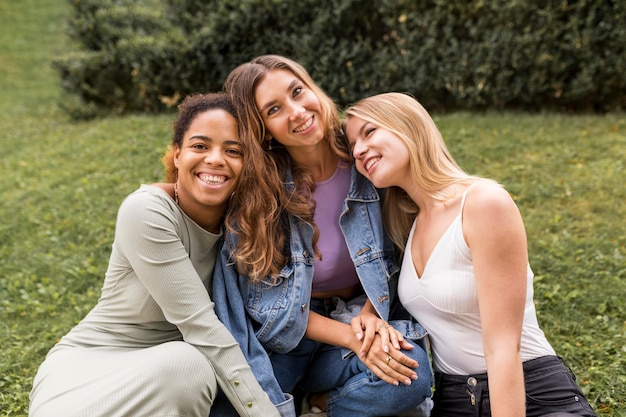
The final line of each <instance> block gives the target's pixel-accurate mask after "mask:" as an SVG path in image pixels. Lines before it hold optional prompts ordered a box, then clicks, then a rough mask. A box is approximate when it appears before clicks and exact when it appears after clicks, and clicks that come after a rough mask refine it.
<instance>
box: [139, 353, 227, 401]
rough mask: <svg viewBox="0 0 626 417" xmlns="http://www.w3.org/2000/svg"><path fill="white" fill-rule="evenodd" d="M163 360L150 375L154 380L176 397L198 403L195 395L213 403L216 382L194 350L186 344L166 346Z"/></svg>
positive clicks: (203, 359) (204, 361) (200, 356)
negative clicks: (161, 382) (158, 381)
mask: <svg viewBox="0 0 626 417" xmlns="http://www.w3.org/2000/svg"><path fill="white" fill-rule="evenodd" d="M164 345H169V346H167V347H165V346H163V347H164V349H165V350H167V354H166V355H164V357H163V360H162V361H160V363H155V364H154V367H152V369H151V370H150V371H149V372H150V373H151V374H152V375H151V376H152V377H153V378H155V379H158V380H161V381H164V382H165V383H166V384H167V388H168V391H170V392H171V391H176V392H177V395H176V397H178V398H181V399H184V398H187V397H189V400H190V401H197V400H198V394H199V393H200V395H201V396H202V397H204V398H205V400H206V401H208V402H209V403H212V402H213V401H214V400H215V397H216V395H217V379H216V376H215V371H214V370H213V366H211V364H210V363H209V361H208V359H207V358H206V357H205V356H204V355H203V354H202V353H201V352H200V351H199V350H198V349H197V348H195V347H194V346H192V345H190V344H188V343H185V342H169V343H164Z"/></svg>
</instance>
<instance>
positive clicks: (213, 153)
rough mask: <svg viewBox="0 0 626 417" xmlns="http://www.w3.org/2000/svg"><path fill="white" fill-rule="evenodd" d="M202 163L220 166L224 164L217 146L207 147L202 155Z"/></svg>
mask: <svg viewBox="0 0 626 417" xmlns="http://www.w3.org/2000/svg"><path fill="white" fill-rule="evenodd" d="M204 163H206V164H208V165H215V166H222V165H224V155H223V154H222V150H221V149H220V148H219V147H213V148H211V149H209V150H208V151H207V153H206V155H204Z"/></svg>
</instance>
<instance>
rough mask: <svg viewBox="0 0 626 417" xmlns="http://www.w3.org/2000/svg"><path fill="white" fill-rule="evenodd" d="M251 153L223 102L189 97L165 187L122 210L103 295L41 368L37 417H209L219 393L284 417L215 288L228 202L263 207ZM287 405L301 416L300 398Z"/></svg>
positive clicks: (253, 412)
mask: <svg viewBox="0 0 626 417" xmlns="http://www.w3.org/2000/svg"><path fill="white" fill-rule="evenodd" d="M250 146H254V144H246V143H242V142H241V141H240V140H239V135H238V132H237V121H236V119H235V112H234V111H233V109H232V106H231V104H230V101H229V100H228V98H227V97H226V96H225V95H223V94H206V95H200V94H198V95H193V96H190V97H187V98H186V99H185V100H184V101H183V103H182V104H181V105H180V106H179V115H178V119H177V121H176V122H175V125H174V140H173V144H172V146H171V147H170V149H169V150H168V152H167V154H166V155H165V157H164V158H163V161H164V163H165V165H166V168H167V175H166V180H167V181H168V182H167V183H162V184H153V185H142V186H141V187H140V188H139V189H138V190H137V191H135V192H133V193H132V194H130V195H129V196H128V197H127V198H126V199H125V200H124V201H123V203H122V204H121V206H120V209H119V212H118V217H117V225H116V231H115V239H114V242H113V248H112V253H111V258H110V261H109V266H108V270H107V272H106V276H105V280H104V285H103V287H102V294H101V297H100V300H99V301H98V304H97V305H96V306H95V307H94V308H93V309H92V310H91V312H90V313H89V314H88V315H87V316H86V317H85V318H84V319H83V320H82V321H81V322H80V323H78V324H77V325H76V326H75V327H74V328H73V329H72V330H70V332H69V333H68V334H66V335H65V336H63V337H62V338H61V340H60V341H59V342H58V343H57V344H56V345H55V346H54V347H53V348H52V349H51V350H50V352H49V353H48V355H47V357H46V359H45V361H44V362H43V363H42V365H41V366H40V368H39V371H38V373H37V375H36V377H35V379H34V383H33V389H32V392H31V402H30V413H29V415H30V416H34V417H48V416H49V417H57V416H64V417H68V416H103V417H104V416H106V417H112V416H198V417H207V416H208V415H209V411H210V408H211V404H212V403H213V400H214V399H215V395H216V393H217V391H218V386H219V388H220V389H221V390H222V391H223V392H224V393H225V394H226V396H227V397H228V399H229V400H230V402H231V403H232V404H233V406H234V407H235V409H236V410H237V412H238V413H239V415H241V416H279V415H281V414H280V413H279V412H278V410H277V408H276V406H274V405H273V404H272V403H271V401H270V399H269V397H268V396H267V394H266V393H265V392H263V390H262V389H261V387H260V386H259V384H258V382H257V380H256V379H255V377H254V375H253V374H252V372H251V370H250V368H249V366H248V364H247V363H246V360H245V358H244V356H243V354H242V352H241V350H240V349H239V346H238V344H237V343H236V342H235V339H234V338H233V337H232V335H231V334H230V333H229V332H228V330H227V329H226V328H225V327H224V326H223V325H222V323H221V322H220V321H219V320H218V319H217V316H216V315H215V312H214V309H213V307H214V304H213V302H212V300H211V298H210V294H209V292H208V290H207V289H208V288H211V280H212V274H213V268H214V264H215V257H216V254H217V251H218V249H219V245H220V244H221V241H222V239H221V236H222V227H223V224H224V220H225V216H226V221H229V219H230V218H229V217H228V216H233V215H234V214H233V213H232V212H233V210H228V208H229V202H231V200H235V199H241V198H244V197H245V198H246V199H248V201H250V200H254V195H253V193H254V191H253V189H254V187H248V185H249V184H253V183H254V182H255V181H256V178H248V177H249V176H250V175H249V174H246V172H244V169H243V167H244V164H251V165H254V164H255V163H256V162H255V161H254V160H253V158H252V156H253V155H252V154H253V152H248V150H249V149H250ZM248 172H253V170H252V171H248ZM247 189H249V190H250V192H249V193H248V192H247V191H246V190H247ZM231 206H234V207H236V206H235V205H234V203H231ZM220 302H225V300H220ZM279 406H280V408H281V409H284V412H282V415H283V417H284V416H291V415H293V414H294V412H293V401H292V400H290V399H288V398H285V403H284V404H281V405H279Z"/></svg>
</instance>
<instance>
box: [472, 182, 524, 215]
mask: <svg viewBox="0 0 626 417" xmlns="http://www.w3.org/2000/svg"><path fill="white" fill-rule="evenodd" d="M511 206H515V202H514V201H513V198H511V195H510V194H509V192H508V191H507V190H506V189H504V187H502V186H501V185H500V184H498V183H496V182H495V181H481V182H478V183H476V184H474V185H473V186H472V188H471V189H470V190H469V191H468V193H467V196H466V199H465V208H466V210H467V209H469V210H470V211H474V210H477V211H481V212H485V211H487V212H491V211H494V210H496V211H497V210H501V209H505V208H507V207H511Z"/></svg>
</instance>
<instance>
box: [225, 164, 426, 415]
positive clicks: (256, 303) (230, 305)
mask: <svg viewBox="0 0 626 417" xmlns="http://www.w3.org/2000/svg"><path fill="white" fill-rule="evenodd" d="M351 169H352V172H351V184H350V190H349V192H348V195H347V197H346V199H345V201H344V205H343V212H342V214H341V217H340V226H341V230H342V231H343V234H344V236H345V240H346V243H347V245H348V249H349V252H350V256H351V258H352V260H353V262H354V265H355V266H356V270H357V274H358V277H359V280H360V282H361V285H362V287H363V289H364V290H365V293H366V295H367V297H368V298H369V299H370V301H371V302H372V305H373V306H374V307H375V309H376V311H377V313H378V314H379V316H380V317H381V318H382V319H383V320H390V319H391V318H395V316H396V315H395V314H393V316H394V317H392V312H396V311H397V310H399V311H400V312H401V313H402V315H403V318H406V319H408V318H409V317H410V316H409V315H408V314H406V312H405V311H404V309H402V308H401V306H400V305H399V304H400V303H399V301H397V300H396V291H397V280H398V273H399V269H400V268H399V266H398V265H397V263H396V261H395V256H394V245H393V243H392V241H391V240H390V239H389V237H388V236H387V235H386V234H385V233H384V232H383V226H382V212H381V209H382V207H381V199H380V196H379V193H378V191H377V189H376V188H375V187H374V186H373V185H372V183H370V182H369V181H368V180H367V179H366V178H365V177H363V176H362V175H361V174H359V173H358V171H357V170H356V168H355V167H354V166H352V168H351ZM286 187H287V188H293V181H292V175H291V172H288V173H287V177H286ZM285 217H286V220H285V221H287V222H288V225H289V228H288V229H289V231H290V235H289V246H290V250H291V256H290V258H289V261H288V262H287V264H286V265H285V267H284V268H283V269H282V270H281V271H280V273H279V275H278V277H277V279H276V282H275V283H274V279H273V278H272V277H266V278H265V279H263V280H261V281H260V282H258V283H252V282H251V281H250V280H249V279H248V277H247V276H245V275H240V274H239V273H238V272H237V268H236V265H234V264H233V262H232V259H231V252H230V248H235V247H236V240H235V237H234V236H233V235H231V234H227V236H226V241H227V243H226V244H224V245H223V247H222V249H221V252H220V256H219V257H218V261H217V265H216V267H215V273H214V279H213V299H214V300H216V301H217V302H216V305H215V310H216V312H217V314H218V316H219V318H220V320H222V321H223V322H224V324H225V325H226V327H227V328H228V329H229V330H230V331H231V332H232V334H233V335H234V336H235V338H236V339H237V341H238V342H239V344H240V346H241V348H242V350H243V353H244V355H245V356H246V358H247V360H248V362H249V364H250V367H251V368H252V371H253V372H254V373H255V375H256V376H257V379H259V382H260V383H261V386H262V387H263V388H264V389H265V391H266V392H267V393H268V395H269V396H270V398H271V399H272V401H274V404H279V403H280V402H281V401H282V399H284V395H285V394H283V393H282V390H281V389H280V387H279V386H278V383H277V381H276V380H275V378H274V376H273V371H272V365H271V363H270V360H269V357H268V355H267V353H266V351H274V352H278V353H287V352H289V351H290V350H292V349H294V348H295V347H296V346H297V345H298V344H299V343H300V341H301V340H302V338H303V337H304V333H305V330H306V326H307V321H308V316H309V301H310V299H311V285H312V282H313V264H314V250H313V246H312V240H313V227H312V225H310V224H309V223H306V222H305V221H303V220H302V219H300V218H298V217H296V216H293V215H286V216H285ZM219 300H228V301H227V302H219ZM393 324H394V327H396V328H398V330H400V331H402V332H403V333H404V334H405V336H406V337H407V339H412V340H417V339H422V338H423V337H424V336H425V333H426V332H425V331H424V329H423V328H422V327H421V326H420V325H419V324H418V323H413V322H412V321H410V320H406V321H403V322H394V323H393ZM279 400H280V401H279Z"/></svg>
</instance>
